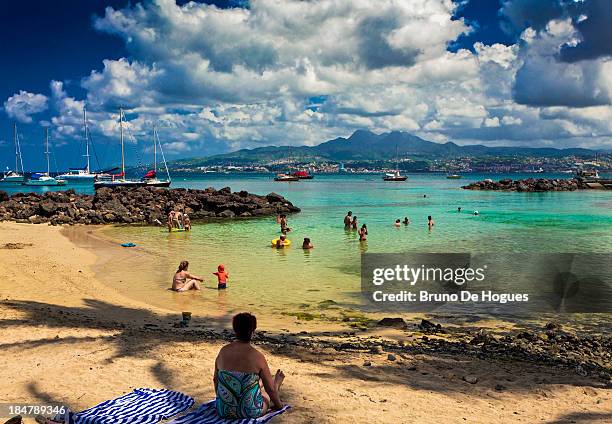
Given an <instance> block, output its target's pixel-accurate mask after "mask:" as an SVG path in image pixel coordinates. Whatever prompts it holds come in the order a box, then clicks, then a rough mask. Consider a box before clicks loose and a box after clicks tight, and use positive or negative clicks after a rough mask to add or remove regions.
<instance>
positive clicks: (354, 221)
mask: <svg viewBox="0 0 612 424" xmlns="http://www.w3.org/2000/svg"><path fill="white" fill-rule="evenodd" d="M358 225H359V223H358V222H357V215H355V216H354V217H353V220H352V221H351V228H352V229H353V230H356V229H357V226H358Z"/></svg>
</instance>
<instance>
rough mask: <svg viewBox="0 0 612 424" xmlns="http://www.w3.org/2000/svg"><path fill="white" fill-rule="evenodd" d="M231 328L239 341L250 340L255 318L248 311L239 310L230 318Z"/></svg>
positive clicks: (253, 331)
mask: <svg viewBox="0 0 612 424" xmlns="http://www.w3.org/2000/svg"><path fill="white" fill-rule="evenodd" d="M232 328H233V329H234V333H236V338H237V339H238V340H239V341H241V342H250V341H251V339H252V338H253V334H255V329H256V328H257V318H255V315H253V314H250V313H248V312H241V313H239V314H237V315H235V316H234V318H233V319H232Z"/></svg>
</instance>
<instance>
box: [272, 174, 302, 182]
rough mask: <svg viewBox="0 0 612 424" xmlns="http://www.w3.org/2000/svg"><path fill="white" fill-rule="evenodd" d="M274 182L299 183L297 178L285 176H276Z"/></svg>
mask: <svg viewBox="0 0 612 424" xmlns="http://www.w3.org/2000/svg"><path fill="white" fill-rule="evenodd" d="M274 181H300V179H299V177H295V176H293V175H287V174H277V175H276V177H275V178H274Z"/></svg>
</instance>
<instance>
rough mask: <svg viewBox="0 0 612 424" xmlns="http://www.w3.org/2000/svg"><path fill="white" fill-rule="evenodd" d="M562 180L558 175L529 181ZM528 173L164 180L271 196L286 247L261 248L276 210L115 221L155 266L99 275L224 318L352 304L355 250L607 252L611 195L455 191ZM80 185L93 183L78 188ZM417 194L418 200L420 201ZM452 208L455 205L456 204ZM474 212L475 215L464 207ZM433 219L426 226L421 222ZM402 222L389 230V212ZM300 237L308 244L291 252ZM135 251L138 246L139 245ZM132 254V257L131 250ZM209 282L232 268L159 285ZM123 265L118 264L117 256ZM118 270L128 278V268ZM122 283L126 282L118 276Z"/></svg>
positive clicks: (273, 232) (107, 267)
mask: <svg viewBox="0 0 612 424" xmlns="http://www.w3.org/2000/svg"><path fill="white" fill-rule="evenodd" d="M541 176H547V177H558V178H566V177H567V175H565V174H561V175H542V174H538V175H535V177H541ZM505 177H508V178H514V179H518V178H528V177H534V175H533V174H524V175H521V174H510V175H500V174H495V175H484V174H472V175H469V176H465V177H464V178H463V179H461V180H449V179H446V178H445V177H444V175H440V174H414V175H409V179H408V181H407V182H398V183H390V182H383V181H382V180H381V177H380V175H374V174H372V175H350V174H343V175H316V177H315V179H313V180H310V181H300V182H296V183H280V182H274V181H273V180H272V179H271V177H270V176H269V175H249V174H247V175H245V174H242V175H232V174H230V175H218V174H205V175H199V176H190V175H183V176H176V177H175V178H174V182H173V187H189V188H201V189H203V188H206V187H210V186H213V187H215V188H217V189H219V188H222V187H225V186H229V187H231V189H232V190H233V191H239V190H247V191H249V192H253V193H258V194H267V193H269V192H272V191H274V192H277V193H279V194H281V195H283V196H285V197H286V198H288V199H289V200H291V201H292V202H293V203H294V204H295V205H297V206H299V207H300V208H302V212H300V213H298V214H294V215H290V216H289V226H290V227H293V228H294V231H292V232H291V233H290V234H289V238H290V239H291V240H292V241H293V246H291V247H290V248H287V249H283V250H276V249H272V248H271V247H270V240H271V239H272V238H274V237H276V236H277V235H278V233H279V228H278V225H277V223H276V219H275V218H274V217H267V218H260V219H238V220H232V221H219V222H207V223H196V224H195V225H194V226H193V231H192V232H190V233H171V234H168V232H167V231H164V230H163V229H160V228H157V227H113V228H109V229H108V230H106V233H107V234H108V235H110V236H111V237H113V238H114V239H116V240H120V241H122V242H133V243H136V244H137V245H138V247H139V249H142V250H144V251H146V252H147V253H149V254H150V255H152V257H153V258H154V261H149V260H147V261H145V260H143V261H138V260H134V258H132V259H131V260H129V266H127V267H126V266H121V264H118V263H112V264H111V263H106V264H103V265H102V266H103V267H104V269H103V271H104V272H103V273H102V275H103V277H104V278H105V279H106V280H107V281H108V282H109V284H111V285H114V286H116V287H117V288H118V289H119V290H121V291H124V292H125V293H126V294H128V295H130V296H132V297H136V298H138V299H141V300H145V301H147V302H151V303H155V304H159V305H163V306H165V307H170V308H173V309H177V310H180V309H185V308H187V307H189V308H190V310H194V311H195V310H198V309H199V308H202V309H206V310H207V311H208V312H211V313H219V314H223V313H228V312H229V311H232V310H236V309H239V308H244V307H247V306H248V307H250V308H252V309H255V310H260V311H261V310H265V311H266V312H272V313H274V312H283V311H287V310H297V309H299V308H301V309H304V308H306V309H307V308H308V307H311V306H313V305H317V304H318V303H319V302H321V301H324V300H334V301H336V302H338V303H339V304H343V305H352V304H354V302H356V301H357V300H356V299H357V293H358V291H359V285H360V280H359V271H360V254H361V253H362V252H380V253H383V252H580V253H589V252H599V253H602V252H609V253H612V192H610V191H599V190H585V191H576V192H550V193H514V192H492V191H470V190H462V189H461V188H460V187H461V186H462V185H465V184H467V183H469V182H470V181H476V180H481V179H484V178H492V179H494V180H498V179H501V178H505ZM80 190H81V191H88V190H91V189H90V188H89V187H86V186H84V187H81V188H80ZM424 196H426V197H424ZM458 206H461V207H462V212H461V213H458V212H457V207H458ZM348 210H351V211H352V212H353V214H354V215H356V216H357V217H358V220H359V222H360V225H361V224H362V223H366V224H367V226H368V229H369V235H368V240H367V242H365V243H360V242H359V241H358V237H357V234H356V231H345V230H344V227H343V222H342V220H343V218H344V215H345V214H346V212H347V211H348ZM474 210H478V211H479V212H480V215H479V216H474V215H473V214H472V212H473V211H474ZM428 215H432V216H433V218H434V220H435V223H436V225H435V227H434V229H433V230H432V231H429V230H428V228H427V216H428ZM405 216H408V217H409V218H410V220H411V224H410V225H408V226H404V225H402V226H401V227H399V228H397V227H395V226H394V225H393V224H394V221H395V219H396V218H400V219H403V218H404V217H405ZM304 237H310V239H311V240H312V243H313V244H314V245H315V248H314V249H312V250H310V251H304V250H302V249H301V248H300V246H301V241H302V239H303V238H304ZM142 250H139V252H142ZM138 254H139V253H134V256H135V257H137V256H138ZM183 259H187V260H189V261H190V263H191V267H190V271H191V272H193V273H195V274H201V275H203V276H204V277H205V278H206V279H207V286H208V287H209V288H210V287H213V286H214V285H215V284H213V281H214V276H213V275H212V272H214V271H215V270H216V267H217V265H218V264H221V263H223V264H224V265H225V266H226V268H227V270H228V271H229V273H230V281H229V289H228V291H227V292H226V293H221V294H219V293H217V291H216V290H212V289H207V290H204V291H203V292H202V293H201V295H199V296H184V295H177V294H176V293H172V292H170V291H168V290H166V289H167V288H168V287H169V285H170V279H171V276H172V273H173V271H174V270H175V268H176V266H177V264H178V263H179V262H180V261H181V260H183ZM126 260H127V259H126ZM126 272H127V273H128V275H126ZM128 281H129V283H128Z"/></svg>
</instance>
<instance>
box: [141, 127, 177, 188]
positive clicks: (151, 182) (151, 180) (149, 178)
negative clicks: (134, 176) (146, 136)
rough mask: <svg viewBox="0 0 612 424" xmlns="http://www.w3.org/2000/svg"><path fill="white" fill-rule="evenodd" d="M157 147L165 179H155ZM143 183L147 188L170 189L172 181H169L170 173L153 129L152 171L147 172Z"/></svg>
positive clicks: (157, 136) (155, 131)
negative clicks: (162, 163) (164, 170)
mask: <svg viewBox="0 0 612 424" xmlns="http://www.w3.org/2000/svg"><path fill="white" fill-rule="evenodd" d="M158 145H159V151H160V153H161V157H162V159H163V161H164V168H166V178H165V179H160V178H158V177H157V146H158ZM143 181H144V182H145V183H146V185H147V186H149V187H170V184H171V183H172V180H171V179H170V171H169V170H168V164H167V163H166V157H165V156H164V150H163V149H162V145H161V142H160V141H159V135H158V134H157V130H156V129H155V127H153V169H152V170H150V171H149V172H147V173H146V174H145V175H144V177H143Z"/></svg>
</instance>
